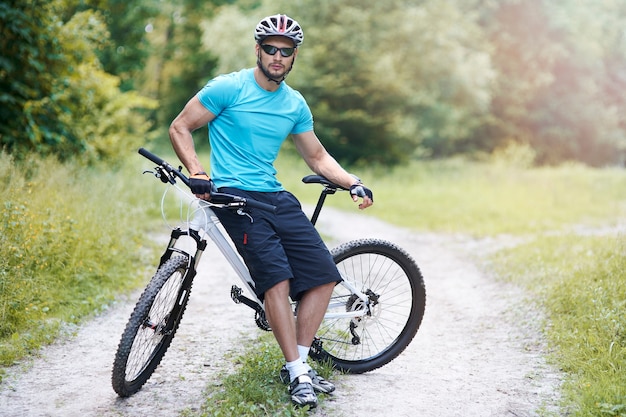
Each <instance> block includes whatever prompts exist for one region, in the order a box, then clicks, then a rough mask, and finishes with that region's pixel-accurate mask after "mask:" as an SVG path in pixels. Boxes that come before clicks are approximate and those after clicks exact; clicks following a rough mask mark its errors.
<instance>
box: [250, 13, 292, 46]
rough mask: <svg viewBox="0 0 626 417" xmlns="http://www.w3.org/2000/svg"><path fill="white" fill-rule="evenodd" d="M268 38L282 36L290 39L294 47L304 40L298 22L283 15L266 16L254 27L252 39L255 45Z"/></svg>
mask: <svg viewBox="0 0 626 417" xmlns="http://www.w3.org/2000/svg"><path fill="white" fill-rule="evenodd" d="M268 36H284V37H286V38H289V39H291V40H292V41H293V43H294V44H295V46H296V47H298V46H300V45H301V44H302V41H303V40H304V32H302V28H301V27H300V25H299V24H298V22H296V21H295V20H293V19H292V18H290V17H289V16H287V15H284V14H277V15H274V16H267V17H265V18H263V19H262V20H261V21H260V22H259V23H258V24H257V25H256V28H255V30H254V39H255V40H256V42H257V43H261V42H263V40H264V39H265V38H267V37H268Z"/></svg>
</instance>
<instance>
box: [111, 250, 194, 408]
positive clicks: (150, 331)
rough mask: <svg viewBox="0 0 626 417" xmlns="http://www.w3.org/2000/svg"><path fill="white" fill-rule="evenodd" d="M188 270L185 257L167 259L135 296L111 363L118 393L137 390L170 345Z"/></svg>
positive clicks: (185, 292) (185, 298)
mask: <svg viewBox="0 0 626 417" xmlns="http://www.w3.org/2000/svg"><path fill="white" fill-rule="evenodd" d="M189 269H190V259H189V257H185V256H175V257H172V258H170V259H169V260H167V261H166V262H165V263H164V264H163V265H161V267H159V269H158V270H157V272H156V274H155V275H154V277H153V278H152V279H151V280H150V283H149V284H148V286H147V287H146V289H145V290H144V292H143V294H141V296H140V297H139V300H138V301H137V304H136V305H135V309H134V311H133V313H132V314H131V316H130V319H129V320H128V324H127V325H126V329H125V330H124V333H123V334H122V338H121V340H120V343H119V346H118V348H117V353H116V355H115V361H114V363H113V373H112V379H111V382H112V385H113V389H114V390H115V392H116V393H117V394H118V395H119V396H121V397H128V396H131V395H133V394H134V393H136V392H137V391H139V389H141V387H142V386H143V384H145V383H146V381H147V380H148V378H150V376H151V375H152V373H153V372H154V370H155V369H156V367H157V366H158V365H159V363H160V362H161V359H162V358H163V355H165V352H166V351H167V349H168V347H169V346H170V343H171V342H172V339H173V338H174V334H175V333H176V330H177V329H178V325H179V324H180V320H181V318H182V315H183V313H184V311H185V308H186V306H187V301H188V300H189V294H190V291H191V283H192V280H191V278H192V277H189V278H188V279H185V278H186V277H187V273H188V271H189Z"/></svg>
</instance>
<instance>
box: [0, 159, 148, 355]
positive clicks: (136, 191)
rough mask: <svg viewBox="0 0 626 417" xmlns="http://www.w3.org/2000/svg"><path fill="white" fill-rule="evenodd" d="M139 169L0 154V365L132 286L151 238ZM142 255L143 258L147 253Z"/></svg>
mask: <svg viewBox="0 0 626 417" xmlns="http://www.w3.org/2000/svg"><path fill="white" fill-rule="evenodd" d="M137 172H140V171H139V169H133V168H130V169H129V168H126V169H124V168H120V169H117V170H111V169H105V168H101V169H97V168H93V169H86V168H80V167H77V166H70V165H61V164H59V163H57V162H55V161H54V160H52V159H38V158H33V159H32V160H30V161H28V163H26V164H24V165H20V166H18V165H16V164H14V163H13V161H12V160H11V159H10V158H9V157H8V156H7V155H5V154H0V184H1V185H0V200H1V201H2V206H0V365H1V366H3V367H4V366H8V365H11V364H13V363H14V362H15V361H18V360H19V359H20V358H22V357H24V356H25V355H28V354H32V353H34V352H36V351H37V350H38V349H39V348H40V347H41V346H42V345H45V344H47V343H50V342H52V341H53V340H54V338H55V337H57V336H58V335H59V332H61V331H63V330H64V329H66V330H67V329H68V328H71V327H68V326H66V324H68V323H70V324H71V323H79V322H80V321H81V320H83V319H84V318H85V317H89V316H91V315H93V314H96V313H98V312H99V311H101V310H102V309H105V308H107V306H108V305H109V304H110V303H111V302H113V301H114V299H115V296H116V294H119V293H120V292H122V291H125V290H128V289H130V288H133V287H136V286H137V285H138V284H139V282H140V280H141V279H142V278H143V275H145V274H139V273H138V270H139V269H141V267H142V265H145V264H144V263H143V262H144V261H145V260H144V259H142V258H141V255H142V254H145V250H144V249H145V248H146V247H150V244H149V242H147V241H146V240H145V239H142V233H143V232H144V230H145V228H146V226H147V224H146V221H145V219H146V215H147V213H146V206H147V205H146V204H145V203H143V200H144V199H146V198H150V201H154V198H152V197H148V195H150V194H152V192H151V191H150V190H149V189H148V188H146V187H143V186H141V185H139V183H138V181H139V180H138V178H139V177H140V176H139V175H136V173H137ZM149 258H150V263H152V261H153V259H152V258H153V257H152V256H151V257H149Z"/></svg>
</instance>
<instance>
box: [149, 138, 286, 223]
mask: <svg viewBox="0 0 626 417" xmlns="http://www.w3.org/2000/svg"><path fill="white" fill-rule="evenodd" d="M138 152H139V154H140V155H141V156H143V157H144V158H147V159H149V160H150V161H152V162H154V163H155V164H157V165H158V166H159V168H160V169H161V170H162V171H165V173H166V174H167V176H168V177H167V179H165V180H163V179H161V181H164V182H169V183H171V184H174V183H175V182H176V179H175V178H174V176H176V177H178V178H180V180H181V181H182V182H183V183H184V184H185V185H186V186H187V187H190V183H189V178H188V177H187V176H185V174H183V173H182V172H181V169H182V167H181V168H180V169H176V168H174V167H173V166H172V165H170V164H169V163H168V162H167V161H165V160H163V159H161V158H160V157H158V156H157V155H155V154H153V153H152V152H150V151H148V150H147V149H145V148H139V151H138ZM210 195H211V200H210V201H211V202H212V203H215V204H223V205H224V206H225V207H227V208H233V209H234V208H240V207H245V206H248V207H252V208H257V209H260V210H266V211H271V212H275V211H276V206H273V205H271V204H266V203H262V202H260V201H257V200H253V199H251V198H244V197H240V196H237V195H232V194H226V193H220V192H213V193H210Z"/></svg>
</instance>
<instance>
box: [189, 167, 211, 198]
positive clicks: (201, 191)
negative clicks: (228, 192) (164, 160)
mask: <svg viewBox="0 0 626 417" xmlns="http://www.w3.org/2000/svg"><path fill="white" fill-rule="evenodd" d="M189 188H191V192H192V193H194V194H195V196H196V197H198V198H199V199H202V200H206V201H209V200H211V194H212V193H216V192H217V188H216V187H215V184H213V181H212V180H211V179H210V178H209V176H208V175H207V174H205V173H198V174H194V175H191V176H190V177H189Z"/></svg>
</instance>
